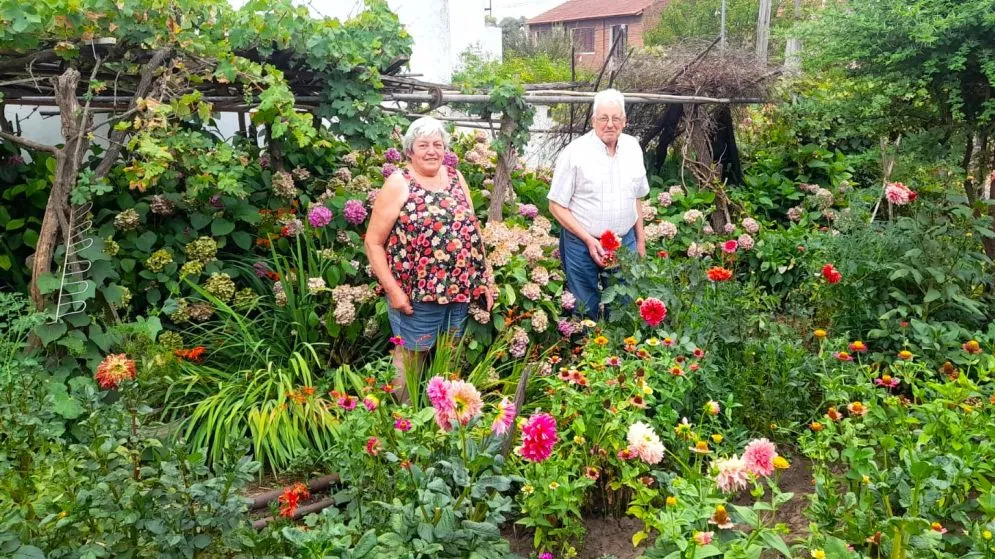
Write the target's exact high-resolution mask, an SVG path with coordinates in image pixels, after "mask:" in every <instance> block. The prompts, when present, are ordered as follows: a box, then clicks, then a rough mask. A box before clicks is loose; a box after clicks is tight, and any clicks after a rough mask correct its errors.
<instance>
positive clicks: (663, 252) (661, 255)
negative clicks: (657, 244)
mask: <svg viewBox="0 0 995 559" xmlns="http://www.w3.org/2000/svg"><path fill="white" fill-rule="evenodd" d="M656 255H657V256H658V257H660V258H666V257H668V256H670V253H668V252H667V251H665V250H661V251H660V252H658V253H656Z"/></svg>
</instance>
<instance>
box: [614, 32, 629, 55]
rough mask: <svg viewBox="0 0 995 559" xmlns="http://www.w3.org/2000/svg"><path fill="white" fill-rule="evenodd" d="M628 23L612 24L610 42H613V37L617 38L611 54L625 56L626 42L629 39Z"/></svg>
mask: <svg viewBox="0 0 995 559" xmlns="http://www.w3.org/2000/svg"><path fill="white" fill-rule="evenodd" d="M628 27H629V26H628V25H612V42H611V44H612V45H614V44H615V39H618V45H617V46H616V47H615V51H614V52H613V53H612V54H611V56H625V50H626V43H628V40H629V30H628Z"/></svg>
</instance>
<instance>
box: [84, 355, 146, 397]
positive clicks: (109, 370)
mask: <svg viewBox="0 0 995 559" xmlns="http://www.w3.org/2000/svg"><path fill="white" fill-rule="evenodd" d="M135 371H136V369H135V362H134V361H132V360H131V359H128V356H127V355H125V354H123V353H117V354H111V355H108V356H107V357H104V360H103V361H101V362H100V365H98V366H97V374H96V375H94V378H95V379H97V383H98V384H99V385H100V388H102V389H104V390H114V389H116V388H117V387H118V385H120V384H121V383H122V382H124V381H126V380H135Z"/></svg>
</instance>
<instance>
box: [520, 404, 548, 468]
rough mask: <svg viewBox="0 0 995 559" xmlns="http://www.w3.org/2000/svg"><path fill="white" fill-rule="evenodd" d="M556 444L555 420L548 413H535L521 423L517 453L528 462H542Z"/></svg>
mask: <svg viewBox="0 0 995 559" xmlns="http://www.w3.org/2000/svg"><path fill="white" fill-rule="evenodd" d="M555 444H556V420H555V419H553V416H551V415H549V414H548V413H537V414H535V415H533V416H532V417H530V418H528V420H526V421H525V423H523V424H522V446H520V447H518V449H516V450H517V451H518V454H519V455H520V456H521V457H522V458H524V459H526V460H528V461H529V462H543V461H545V460H546V459H547V458H549V456H550V454H552V453H553V446H554V445H555Z"/></svg>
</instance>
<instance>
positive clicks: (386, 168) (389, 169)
mask: <svg viewBox="0 0 995 559" xmlns="http://www.w3.org/2000/svg"><path fill="white" fill-rule="evenodd" d="M396 171H397V167H395V166H394V164H393V163H384V164H383V167H382V168H381V169H380V173H381V174H383V178H387V177H389V176H391V175H393V174H394V173H395V172H396Z"/></svg>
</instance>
